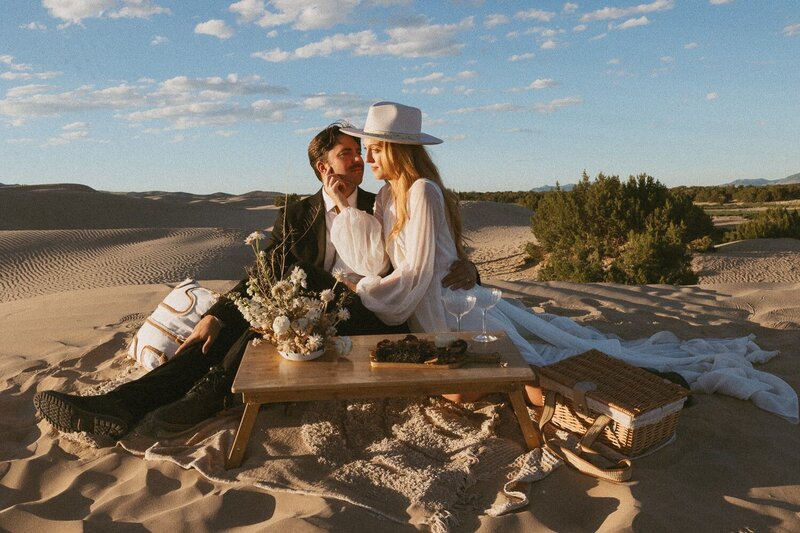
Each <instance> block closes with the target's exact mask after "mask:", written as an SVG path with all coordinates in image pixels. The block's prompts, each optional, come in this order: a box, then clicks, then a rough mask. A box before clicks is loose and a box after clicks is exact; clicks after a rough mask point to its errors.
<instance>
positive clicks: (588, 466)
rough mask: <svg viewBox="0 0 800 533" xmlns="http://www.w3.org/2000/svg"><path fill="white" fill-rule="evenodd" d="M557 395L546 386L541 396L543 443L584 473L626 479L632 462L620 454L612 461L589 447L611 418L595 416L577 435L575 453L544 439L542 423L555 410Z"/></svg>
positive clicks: (541, 424) (616, 480)
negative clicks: (577, 444)
mask: <svg viewBox="0 0 800 533" xmlns="http://www.w3.org/2000/svg"><path fill="white" fill-rule="evenodd" d="M558 396H559V395H558V393H557V392H555V391H552V390H549V391H547V395H546V397H545V402H544V410H543V411H542V416H541V417H540V418H539V429H541V430H542V431H541V433H542V438H543V439H544V445H545V446H547V448H548V449H550V451H552V452H553V453H555V454H556V455H558V456H559V457H561V458H562V459H564V461H566V462H567V463H569V464H571V465H572V466H574V467H575V468H577V469H578V470H579V471H581V472H583V473H584V474H588V475H590V476H593V477H596V478H598V479H605V480H607V481H613V482H615V483H620V482H622V481H628V480H629V479H630V478H631V471H632V469H633V464H632V463H631V461H630V460H628V459H625V458H623V457H622V456H621V455H620V456H619V457H618V458H615V460H616V461H617V462H616V463H613V462H612V461H609V459H608V458H606V457H604V456H603V455H601V454H600V453H598V452H597V451H595V450H594V449H592V447H591V446H592V444H594V441H595V440H596V439H597V437H598V436H599V435H600V433H601V432H602V431H603V428H605V427H606V425H608V423H609V422H610V421H611V418H609V417H608V416H606V415H600V416H598V417H597V418H596V419H595V421H594V423H593V424H592V426H591V427H590V428H589V429H587V430H586V433H584V434H583V436H582V437H581V440H580V451H579V452H578V453H576V452H573V451H572V450H570V449H568V448H565V447H563V446H559V445H557V444H554V443H552V442H550V441H549V440H548V438H547V435H546V434H545V432H544V426H545V425H546V424H547V423H548V422H550V420H551V419H552V418H553V414H555V411H556V400H557V399H558ZM589 458H591V459H592V461H590V460H589ZM599 463H606V466H602V465H601V464H599Z"/></svg>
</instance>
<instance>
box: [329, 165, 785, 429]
mask: <svg viewBox="0 0 800 533" xmlns="http://www.w3.org/2000/svg"><path fill="white" fill-rule="evenodd" d="M395 217H396V213H395V209H394V204H393V198H392V194H391V189H390V188H389V185H388V184H387V185H385V186H384V187H383V188H382V189H381V190H380V192H379V193H378V196H377V199H376V203H375V214H374V216H373V215H369V214H367V213H365V212H363V211H359V210H357V209H354V208H348V209H345V210H344V211H343V212H341V213H340V214H339V215H338V216H337V217H336V218H335V220H334V223H333V226H332V227H331V240H332V242H333V244H334V246H335V247H336V251H337V253H338V254H339V255H340V256H341V257H342V259H343V260H344V261H345V263H347V265H348V266H350V267H351V268H352V269H353V270H354V271H355V272H356V273H358V274H360V275H362V276H364V278H363V279H362V280H361V281H359V283H358V286H357V291H356V292H357V293H358V295H359V296H360V297H361V300H362V301H363V303H364V305H366V306H367V308H369V309H371V310H373V311H374V312H375V313H376V314H377V315H378V316H379V317H380V318H381V319H382V320H384V321H385V322H387V323H390V324H398V323H402V322H403V321H405V320H408V322H409V326H410V327H411V330H412V331H421V332H422V331H445V330H448V329H450V330H452V329H455V319H454V317H452V316H451V315H448V314H447V312H446V311H445V310H444V306H443V304H442V300H441V296H442V293H443V292H444V291H445V290H447V289H443V288H442V287H441V280H442V278H443V277H444V276H445V274H446V273H447V272H448V269H449V267H450V265H451V264H452V263H453V261H455V260H456V259H457V254H456V248H455V245H454V243H453V238H452V236H451V234H450V230H449V226H448V224H447V219H446V217H445V210H444V198H443V196H442V193H441V191H440V189H439V188H438V186H436V185H435V184H434V183H433V182H431V181H429V180H418V181H416V182H415V183H414V184H413V185H412V186H411V189H410V190H409V220H408V222H407V223H406V225H405V226H404V227H403V230H402V231H401V232H400V234H399V235H398V236H397V237H396V238H394V239H389V238H388V236H389V233H390V232H391V230H392V227H393V226H394V222H395ZM384 243H385V244H384ZM389 261H390V262H391V264H392V265H393V266H394V270H393V271H392V273H391V274H389V275H388V276H385V277H380V276H379V275H378V273H379V272H382V271H383V269H384V268H385V266H386V265H387V264H388V262H389ZM473 290H475V291H481V290H485V289H483V288H481V287H475V288H474V289H473ZM462 327H463V328H465V329H473V330H474V329H480V328H481V317H480V312H478V311H473V312H471V313H469V314H468V315H466V316H465V317H464V318H463V319H462ZM487 327H488V328H489V329H502V330H504V331H505V332H506V334H508V335H509V337H510V338H511V339H512V340H513V342H514V344H515V345H516V346H517V348H518V349H519V350H520V352H521V353H522V355H523V356H524V357H525V359H526V361H528V362H529V363H531V364H533V365H537V366H542V365H547V364H551V363H555V362H557V361H560V360H562V359H565V358H567V357H570V356H572V355H575V354H578V353H582V352H584V351H586V350H590V349H597V350H600V351H602V352H605V353H607V354H609V355H612V356H614V357H618V358H620V359H622V360H624V361H626V362H628V363H630V364H632V365H635V366H639V367H647V368H653V369H655V370H659V371H671V372H677V373H678V374H680V375H681V376H683V378H684V379H686V381H687V382H688V383H689V384H690V386H691V387H692V390H693V391H696V392H706V393H714V392H719V393H722V394H727V395H730V396H734V397H736V398H741V399H749V400H752V401H753V403H754V404H755V405H757V406H758V407H760V408H762V409H764V410H766V411H770V412H772V413H775V414H777V415H779V416H782V417H784V418H786V419H787V420H789V421H790V422H792V423H794V424H797V423H798V420H799V419H798V398H797V393H796V392H795V391H794V389H792V387H791V386H789V384H788V383H786V382H785V381H783V380H782V379H780V378H778V377H776V376H774V375H772V374H769V373H766V372H762V371H759V370H756V369H755V368H753V363H764V362H766V361H768V360H769V359H771V358H772V357H774V356H775V355H777V353H778V352H774V351H765V350H762V349H761V348H760V347H759V346H758V345H757V344H756V343H755V342H754V338H755V337H754V336H753V335H749V336H746V337H740V338H731V339H691V340H680V339H679V338H678V337H677V336H675V335H674V334H673V333H671V332H668V331H662V332H659V333H656V334H655V335H652V336H651V337H648V338H644V339H637V340H630V341H626V340H622V339H619V338H617V337H615V336H612V335H607V334H604V333H601V332H600V331H598V330H596V329H594V328H591V327H587V326H582V325H580V324H577V323H576V322H574V321H572V320H570V319H568V318H565V317H559V316H555V315H549V314H544V313H540V314H537V313H534V312H532V311H530V310H528V309H525V308H523V307H521V306H519V305H515V304H513V303H511V302H510V301H508V300H501V301H500V303H498V304H497V305H496V306H495V307H494V308H492V309H490V310H489V313H488V315H487ZM531 337H535V338H531Z"/></svg>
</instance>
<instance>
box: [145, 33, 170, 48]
mask: <svg viewBox="0 0 800 533" xmlns="http://www.w3.org/2000/svg"><path fill="white" fill-rule="evenodd" d="M168 42H169V39H167V38H166V37H164V36H163V35H156V36H154V37H153V40H151V41H150V44H151V45H152V46H158V45H160V44H166V43H168Z"/></svg>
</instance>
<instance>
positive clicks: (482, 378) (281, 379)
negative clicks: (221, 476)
mask: <svg viewBox="0 0 800 533" xmlns="http://www.w3.org/2000/svg"><path fill="white" fill-rule="evenodd" d="M493 333H494V334H495V335H497V337H498V340H496V341H494V342H490V343H479V342H474V341H472V337H473V336H474V335H475V334H476V332H474V331H473V332H463V333H461V334H454V335H456V336H459V337H461V338H463V339H465V340H467V341H468V342H469V351H470V352H472V353H492V352H498V353H499V354H500V356H501V358H502V361H503V362H505V363H506V366H504V367H503V366H500V365H497V364H494V365H491V364H468V365H465V366H463V367H461V368H394V367H392V368H373V367H371V366H370V361H369V352H370V350H371V349H373V348H374V347H375V345H376V344H377V343H378V341H380V340H383V339H390V340H396V339H402V338H403V337H405V335H402V334H401V335H357V336H353V337H351V339H352V341H353V350H352V351H351V352H350V353H349V354H347V355H346V356H338V355H337V354H336V353H333V351H332V350H331V351H330V352H329V353H326V354H324V355H323V356H322V357H320V358H318V359H315V360H313V361H306V362H294V361H287V360H285V359H283V358H282V357H281V356H280V354H278V352H277V350H276V349H275V347H274V346H273V345H271V344H269V343H266V342H264V343H261V344H259V345H258V346H252V345H249V346H248V347H247V349H246V350H245V353H244V356H243V357H242V362H241V364H240V365H239V371H238V372H237V373H236V378H235V379H234V381H233V387H232V390H233V392H234V393H236V394H241V395H242V399H243V401H244V404H245V407H244V413H243V414H242V420H241V422H240V423H239V428H238V430H237V431H236V437H235V438H234V441H233V447H232V448H231V450H230V453H229V454H228V457H227V460H226V462H225V467H226V468H237V467H238V466H239V465H241V463H242V459H243V458H244V453H245V450H246V448H247V442H248V441H249V439H250V433H251V431H252V430H253V425H254V424H255V421H256V415H257V414H258V410H259V407H260V406H261V404H263V403H274V402H302V401H311V400H334V399H341V400H345V399H348V400H349V399H356V398H382V397H390V396H433V395H440V394H454V393H491V392H502V393H507V394H508V395H509V398H510V399H511V405H512V406H513V408H514V413H515V414H516V416H517V420H518V421H519V426H520V429H521V430H522V435H523V437H524V438H525V442H526V444H527V445H528V447H529V448H530V449H533V448H536V447H539V446H540V445H541V437H540V434H539V430H538V428H537V427H536V426H535V425H534V423H533V421H532V420H531V418H530V415H529V414H528V409H527V407H526V405H525V399H524V395H523V390H524V389H523V386H524V384H525V383H530V382H532V381H533V379H534V374H533V371H532V370H531V369H530V367H529V366H528V364H527V363H526V362H525V361H524V360H523V359H522V356H521V355H520V354H519V352H518V351H517V349H516V347H515V346H514V344H513V343H512V342H511V340H510V339H509V338H508V337H507V336H506V335H505V334H504V333H503V332H497V331H495V332H493ZM417 336H418V337H420V338H431V339H432V338H433V337H434V335H433V334H417Z"/></svg>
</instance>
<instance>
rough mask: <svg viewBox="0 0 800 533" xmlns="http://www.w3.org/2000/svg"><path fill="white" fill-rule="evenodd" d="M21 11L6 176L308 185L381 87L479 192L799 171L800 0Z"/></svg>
mask: <svg viewBox="0 0 800 533" xmlns="http://www.w3.org/2000/svg"><path fill="white" fill-rule="evenodd" d="M0 9H1V11H0V12H2V15H1V16H0V182H1V183H7V184H8V183H22V184H34V183H55V182H71V183H83V184H86V185H89V186H91V187H94V188H96V189H101V190H110V191H145V190H167V191H190V192H197V193H210V192H215V191H224V192H231V193H242V192H246V191H250V190H274V191H286V192H298V193H308V192H312V191H314V190H315V189H316V187H317V182H316V180H315V178H314V176H313V174H312V173H311V169H310V168H309V167H308V163H307V158H306V146H307V143H308V140H309V139H310V138H311V137H312V136H313V134H314V133H315V132H316V131H318V130H319V129H320V128H322V127H324V126H325V125H327V124H328V123H330V122H332V121H334V120H337V119H347V120H350V121H351V122H353V123H355V124H356V125H359V126H360V125H362V124H363V121H364V117H365V115H366V110H367V108H368V107H369V105H370V104H371V103H373V102H376V101H380V100H393V101H398V102H402V103H405V104H409V105H414V106H417V107H419V108H421V109H422V110H423V113H424V118H423V129H424V130H425V131H426V132H428V133H431V134H433V135H436V136H438V137H441V138H443V139H445V143H444V144H443V145H440V146H435V147H432V148H431V152H432V154H433V156H434V158H435V160H436V162H437V163H438V164H439V166H440V169H441V170H442V173H443V176H444V180H445V183H446V184H447V185H448V186H450V187H451V188H453V189H455V190H460V191H469V190H477V191H493V190H526V189H531V188H534V187H538V186H541V185H546V184H554V183H555V182H556V181H559V182H561V183H570V182H574V181H576V180H577V179H578V178H579V177H580V175H581V173H582V172H583V171H584V170H586V171H587V172H588V173H589V174H590V175H591V176H595V175H596V174H597V173H598V172H604V173H606V174H616V175H620V176H623V177H627V176H628V175H631V174H639V173H642V172H645V173H648V174H650V175H652V176H654V177H655V178H656V179H658V180H659V181H661V182H662V183H664V184H666V185H669V186H675V185H712V184H719V183H724V182H728V181H731V180H734V179H741V178H769V179H777V178H782V177H785V176H787V175H789V174H794V173H796V172H800V2H798V0H768V1H765V0H758V1H757V0H752V1H746V0H654V1H647V0H644V2H643V3H642V2H635V1H634V2H632V1H628V0H609V1H601V2H596V1H591V2H589V1H576V2H563V1H561V2H551V1H506V2H499V1H498V2H490V1H470V0H451V1H447V0H442V1H435V0H426V1H423V0H417V1H414V0H317V1H313V2H312V1H305V0H272V1H264V0H242V1H238V2H230V1H228V2H225V1H216V2H209V1H172V0H40V1H33V0H0ZM364 183H365V186H366V188H367V189H369V190H373V191H375V190H377V189H378V185H379V184H378V183H376V182H375V179H374V178H373V177H372V175H371V173H370V172H369V170H367V171H366V172H365V177H364Z"/></svg>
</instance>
